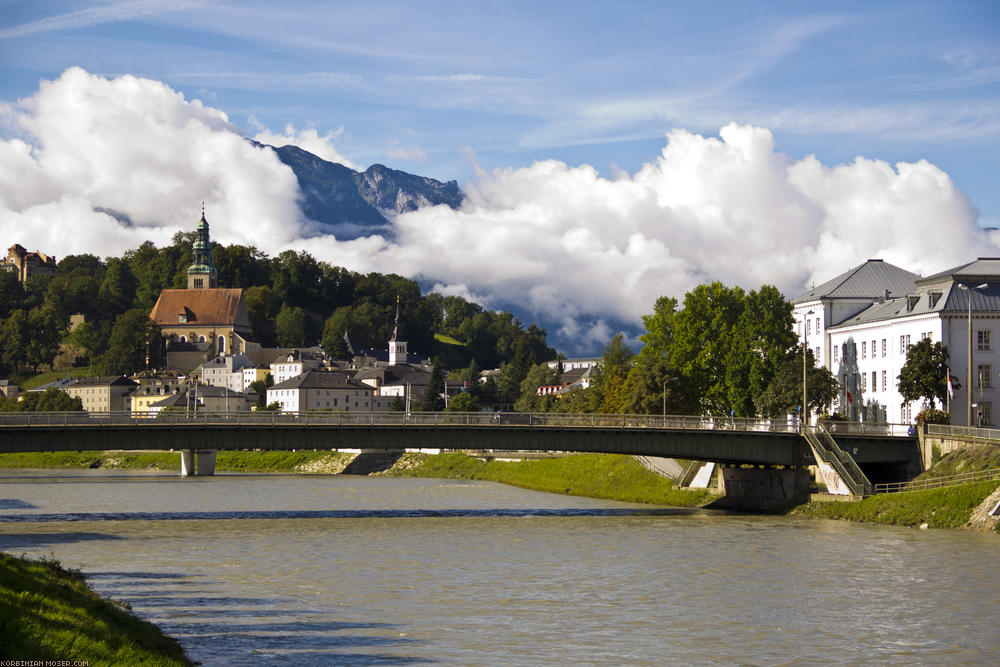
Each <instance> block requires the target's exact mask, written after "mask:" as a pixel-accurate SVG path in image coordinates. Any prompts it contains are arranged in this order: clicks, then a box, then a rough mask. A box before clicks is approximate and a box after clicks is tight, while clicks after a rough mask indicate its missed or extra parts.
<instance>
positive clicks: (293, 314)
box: [274, 303, 308, 347]
mask: <svg viewBox="0 0 1000 667" xmlns="http://www.w3.org/2000/svg"><path fill="white" fill-rule="evenodd" d="M307 319H308V316H307V314H306V310H305V308H301V307H299V306H289V305H288V304H287V303H286V304H284V305H283V306H282V307H281V310H280V311H278V316H277V317H276V318H274V333H275V335H276V336H277V337H278V345H279V346H280V347H305V345H306V326H307V324H308V322H307Z"/></svg>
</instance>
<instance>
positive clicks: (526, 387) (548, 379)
mask: <svg viewBox="0 0 1000 667" xmlns="http://www.w3.org/2000/svg"><path fill="white" fill-rule="evenodd" d="M558 380H559V377H558V375H557V374H556V371H555V370H554V369H552V368H549V365H548V364H536V365H535V366H532V367H531V368H530V369H528V372H527V374H526V375H525V376H524V379H523V380H521V394H520V396H518V398H517V401H515V402H514V409H515V410H518V411H519V412H545V411H546V410H547V409H548V407H549V405H551V403H552V401H553V397H552V396H539V395H538V388H539V387H547V386H551V385H554V384H556V383H557V382H558Z"/></svg>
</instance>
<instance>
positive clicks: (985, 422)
mask: <svg viewBox="0 0 1000 667" xmlns="http://www.w3.org/2000/svg"><path fill="white" fill-rule="evenodd" d="M976 416H977V418H978V419H979V425H980V426H992V425H993V404H992V403H990V402H989V401H980V402H979V408H978V413H977V415H976Z"/></svg>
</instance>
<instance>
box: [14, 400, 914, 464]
mask: <svg viewBox="0 0 1000 667" xmlns="http://www.w3.org/2000/svg"><path fill="white" fill-rule="evenodd" d="M857 426H858V427H857V428H854V429H853V432H852V433H851V437H854V438H862V440H864V439H865V438H868V440H867V441H866V442H868V443H876V444H875V445H874V446H869V445H867V444H866V448H865V449H866V450H867V452H868V453H869V454H870V453H871V452H876V451H877V450H878V449H879V446H878V445H877V442H878V441H879V440H884V441H886V442H887V443H891V445H892V446H891V447H890V449H891V450H892V454H890V456H891V459H885V460H896V459H898V457H900V456H901V453H900V447H899V443H900V438H899V436H898V431H899V429H898V428H897V427H895V426H893V425H885V424H883V425H877V426H878V427H879V428H871V425H857ZM866 429H867V430H868V431H869V433H867V434H866V433H865V432H864V431H865V430H866ZM845 430H846V427H845V426H843V425H841V431H845ZM904 432H905V431H904ZM0 434H2V438H0V452H27V451H74V450H104V449H122V450H137V449H370V450H379V449H381V450H392V449H401V448H435V449H470V448H475V449H497V450H535V451H565V452H599V453H616V454H632V455H645V456H664V457H669V458H682V459H698V460H704V461H716V462H720V463H733V464H755V465H782V466H801V465H808V464H811V463H812V462H813V461H812V455H811V452H810V451H809V447H808V445H807V444H806V443H805V441H804V440H803V439H802V438H801V437H800V436H799V433H798V430H797V426H796V425H795V424H794V423H792V422H789V421H786V420H780V421H777V420H762V419H739V418H736V419H733V418H713V417H688V416H675V415H667V416H658V415H593V414H583V415H580V414H572V415H571V414H549V413H543V414H536V413H500V414H499V415H497V414H493V413H482V412H474V413H449V412H412V413H402V412H337V413H330V412H309V413H306V412H303V413H281V412H228V413H205V412H198V413H184V412H161V413H156V414H152V413H150V414H132V413H125V412H122V413H81V412H72V413H8V414H0ZM838 435H839V434H838ZM844 435H846V433H845V434H844ZM903 440H915V438H909V439H907V438H905V437H904V438H903ZM903 449H904V450H906V451H912V444H911V443H909V442H907V443H906V444H905V445H904V446H903ZM879 456H881V455H879V454H877V453H876V454H875V458H879Z"/></svg>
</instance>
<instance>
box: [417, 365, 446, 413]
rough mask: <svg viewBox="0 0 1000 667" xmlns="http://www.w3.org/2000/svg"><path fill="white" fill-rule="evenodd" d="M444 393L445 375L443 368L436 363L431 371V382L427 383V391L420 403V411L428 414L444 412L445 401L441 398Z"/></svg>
mask: <svg viewBox="0 0 1000 667" xmlns="http://www.w3.org/2000/svg"><path fill="white" fill-rule="evenodd" d="M443 393H444V373H443V372H442V370H441V366H440V365H438V363H437V361H435V362H434V367H433V368H432V369H431V377H430V380H429V381H428V383H427V390H426V391H425V392H424V398H423V400H422V401H421V402H420V409H421V410H424V411H426V412H441V411H442V410H444V399H443V398H442V397H441V395H442V394H443Z"/></svg>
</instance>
